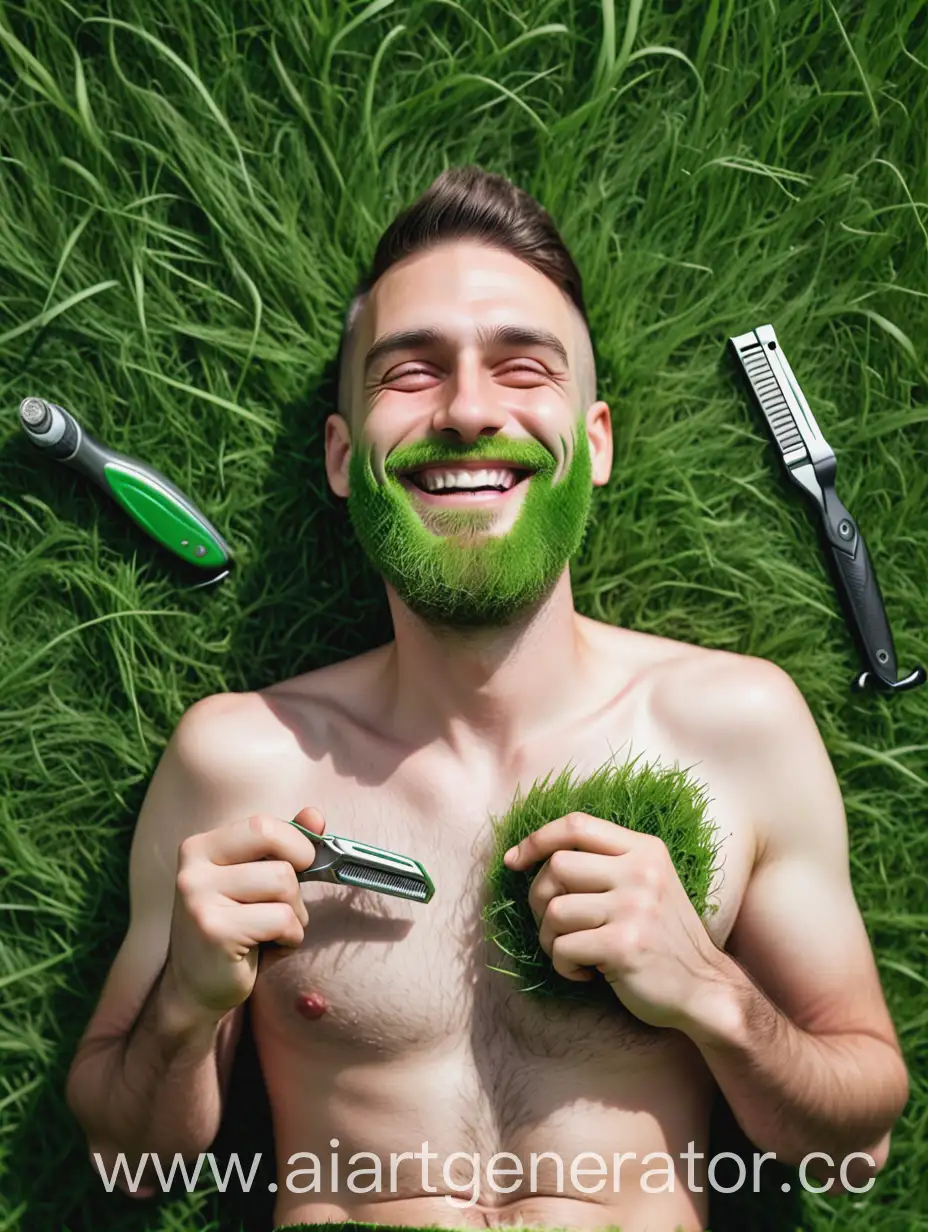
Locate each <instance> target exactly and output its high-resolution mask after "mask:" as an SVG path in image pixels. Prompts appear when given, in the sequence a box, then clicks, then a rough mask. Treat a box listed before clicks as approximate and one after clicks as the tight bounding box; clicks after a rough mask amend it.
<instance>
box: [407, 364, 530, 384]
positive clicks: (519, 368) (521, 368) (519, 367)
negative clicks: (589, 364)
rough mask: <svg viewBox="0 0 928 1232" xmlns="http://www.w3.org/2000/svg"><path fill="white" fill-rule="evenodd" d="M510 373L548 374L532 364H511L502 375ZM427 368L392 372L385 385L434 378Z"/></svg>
mask: <svg viewBox="0 0 928 1232" xmlns="http://www.w3.org/2000/svg"><path fill="white" fill-rule="evenodd" d="M508 372H530V373H532V375H533V376H546V375H547V373H546V372H545V371H544V369H543V368H539V367H537V366H534V365H532V364H510V365H508V367H506V368H505V369H504V370H503V371H502V372H501V373H500V375H501V376H505V375H506V373H508ZM432 375H433V373H431V372H429V370H428V369H427V368H407V369H406V370H405V371H404V372H392V373H390V374H389V376H385V377H384V378H383V383H384V384H385V385H386V384H389V382H391V381H398V380H400V379H401V378H402V377H404V376H432Z"/></svg>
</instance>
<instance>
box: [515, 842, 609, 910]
mask: <svg viewBox="0 0 928 1232" xmlns="http://www.w3.org/2000/svg"><path fill="white" fill-rule="evenodd" d="M617 865H618V862H617V861H616V858H615V856H598V855H591V854H590V852H588V851H564V849H563V848H561V849H560V850H559V851H557V852H555V854H554V855H553V856H552V857H551V858H550V859H549V860H548V861H547V862H546V863H545V864H543V865H542V867H541V870H540V872H538V873H537V874H536V876H535V877H534V879H533V880H532V884H531V886H530V887H529V891H528V905H529V907H530V908H531V910H532V912H533V913H534V915H535V918H536V920H539V919H541V917H542V916H543V915H544V913H545V908H546V907H547V906H548V903H549V902H550V901H551V900H552V899H553V898H554V897H556V896H557V895H559V894H602V893H605V892H606V891H608V890H614V889H615V888H616V887H617V886H618V884H619V876H620V874H621V869H620V868H619V867H618V866H617Z"/></svg>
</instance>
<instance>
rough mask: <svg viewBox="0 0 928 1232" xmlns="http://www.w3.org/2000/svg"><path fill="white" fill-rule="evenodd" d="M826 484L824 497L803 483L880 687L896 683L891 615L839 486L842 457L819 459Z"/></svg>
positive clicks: (841, 592) (820, 474)
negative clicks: (813, 502) (812, 500)
mask: <svg viewBox="0 0 928 1232" xmlns="http://www.w3.org/2000/svg"><path fill="white" fill-rule="evenodd" d="M814 466H815V475H816V478H817V479H818V481H819V485H820V487H821V492H822V495H821V500H819V498H818V496H817V495H813V494H812V493H810V491H809V489H808V488H807V487H806V486H805V485H804V484H802V483H799V484H798V486H799V487H801V488H802V489H803V491H804V492H805V493H806V495H807V496H808V495H812V496H813V499H814V501H815V504H816V506H817V508H818V511H819V514H820V528H821V533H822V538H823V540H824V547H825V555H826V557H827V559H828V561H829V564H830V566H831V569H832V575H833V577H834V579H835V583H836V587H835V588H836V590H837V591H838V594H839V597H840V598H841V601H842V604H843V606H844V609H845V614H846V617H847V621H848V624H849V625H850V627H851V629H852V631H853V632H854V634H855V635H856V637H857V640H858V642H859V643H860V648H861V650H862V651H863V654H864V658H865V660H866V662H867V663H869V664H871V665H872V672H873V674H874V675H875V676H877V677H878V680H877V681H875V682H874V683H876V684H877V686H878V687H884V688H885V687H887V686H891V685H895V684H896V676H897V664H896V648H895V646H894V645H893V635H892V633H891V632H890V628H889V620H888V619H887V617H886V606H885V604H884V602H883V595H882V593H881V591H880V585H879V582H878V581H877V578H876V573H875V571H874V568H873V565H872V563H871V561H870V553H869V552H868V551H867V545H866V543H865V542H864V537H863V535H862V534H861V533H860V528H859V527H858V525H857V523H856V522H855V521H854V519H853V518H852V517H851V515H850V514H849V513H848V511H847V509H846V508H845V506H844V505H843V504H842V503H841V500H840V499H839V497H838V494H837V492H835V486H834V480H835V471H836V470H837V460H836V459H835V458H834V457H830V458H825V459H822V460H821V461H818V462H816V463H815V464H814Z"/></svg>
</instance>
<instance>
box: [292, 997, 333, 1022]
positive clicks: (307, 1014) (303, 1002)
mask: <svg viewBox="0 0 928 1232" xmlns="http://www.w3.org/2000/svg"><path fill="white" fill-rule="evenodd" d="M328 1008H329V1003H328V1002H327V1001H326V999H325V997H324V996H323V995H322V993H321V992H307V993H303V995H302V996H300V997H297V1001H296V1009H297V1013H299V1014H302V1015H303V1017H304V1018H309V1019H314V1018H321V1017H322V1015H323V1014H324V1013H325V1012H326V1010H327V1009H328Z"/></svg>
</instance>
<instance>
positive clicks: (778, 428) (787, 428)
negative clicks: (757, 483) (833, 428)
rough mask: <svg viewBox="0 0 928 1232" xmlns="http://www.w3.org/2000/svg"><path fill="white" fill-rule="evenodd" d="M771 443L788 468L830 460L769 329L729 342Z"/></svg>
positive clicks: (800, 393)
mask: <svg viewBox="0 0 928 1232" xmlns="http://www.w3.org/2000/svg"><path fill="white" fill-rule="evenodd" d="M729 345H730V346H731V348H732V350H733V351H734V353H735V356H736V358H737V360H738V362H739V364H740V365H741V370H742V372H743V373H744V376H745V378H746V380H747V382H748V385H749V386H750V388H751V392H752V393H753V395H754V398H755V400H756V402H757V404H758V406H759V407H760V409H761V412H762V413H763V416H764V419H765V420H766V423H767V428H768V430H769V432H770V435H771V437H772V438H773V442H774V444H775V445H776V447H777V449H778V450H779V452H780V456H781V458H782V459H783V462H784V464H785V465H786V466H787V467H789V468H793V467H798V466H803V465H804V464H807V463H813V464H814V463H815V462H820V461H824V460H825V459H826V458H833V457H834V451H833V450H832V449H831V447H830V446H829V444H828V442H827V441H826V440H825V438H824V436H823V435H822V433H821V430H820V428H819V426H818V424H817V423H816V421H815V416H814V415H813V414H812V411H811V410H810V408H809V404H808V402H807V401H806V399H805V395H804V394H803V392H802V390H801V389H800V387H799V382H798V381H797V380H796V377H795V375H794V373H793V370H792V368H791V367H790V366H789V362H788V361H787V358H786V356H785V355H784V354H783V348H782V347H781V346H780V343H779V341H778V339H777V336H776V332H775V331H774V328H773V326H772V325H760V326H758V327H757V328H756V329H753V330H750V331H749V332H748V333H746V334H738V335H737V336H736V337H733V338H729Z"/></svg>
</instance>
